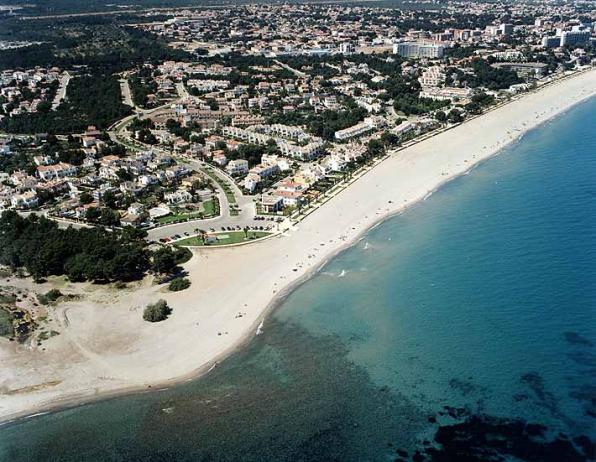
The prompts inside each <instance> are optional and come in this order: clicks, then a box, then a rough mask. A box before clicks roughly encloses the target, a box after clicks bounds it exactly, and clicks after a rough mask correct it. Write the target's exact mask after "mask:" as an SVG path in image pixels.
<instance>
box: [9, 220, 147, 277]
mask: <svg viewBox="0 0 596 462" xmlns="http://www.w3.org/2000/svg"><path fill="white" fill-rule="evenodd" d="M143 237H144V236H143V233H140V232H137V231H136V230H132V229H130V230H128V229H125V230H123V231H113V232H109V231H106V230H104V229H100V228H81V229H74V228H72V227H69V228H67V229H61V228H59V227H58V225H57V224H56V223H55V222H54V221H51V220H48V219H47V218H44V217H39V216H37V215H30V216H28V217H27V218H23V217H21V216H20V215H19V214H17V213H16V212H13V211H6V212H4V213H3V214H2V216H0V247H1V248H0V264H3V265H7V266H10V267H11V268H13V269H14V270H16V269H18V268H24V269H25V270H27V272H28V273H29V274H31V276H32V277H33V278H34V279H35V280H43V279H44V278H46V277H48V276H51V275H55V276H60V275H66V276H67V277H68V278H69V279H70V280H71V281H75V282H80V281H94V282H110V281H130V280H134V279H138V278H140V277H142V276H143V274H144V272H145V271H146V270H147V269H148V268H149V252H148V251H147V249H146V248H145V241H144V240H143Z"/></svg>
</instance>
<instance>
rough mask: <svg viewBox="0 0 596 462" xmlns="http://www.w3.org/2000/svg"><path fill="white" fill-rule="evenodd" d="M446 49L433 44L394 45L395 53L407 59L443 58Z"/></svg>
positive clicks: (407, 43) (405, 43)
mask: <svg viewBox="0 0 596 462" xmlns="http://www.w3.org/2000/svg"><path fill="white" fill-rule="evenodd" d="M444 50H445V47H444V46H443V45H435V44H432V43H419V42H400V43H396V44H394V45H393V53H394V54H396V55H399V56H403V57H405V58H442V57H443V52H444Z"/></svg>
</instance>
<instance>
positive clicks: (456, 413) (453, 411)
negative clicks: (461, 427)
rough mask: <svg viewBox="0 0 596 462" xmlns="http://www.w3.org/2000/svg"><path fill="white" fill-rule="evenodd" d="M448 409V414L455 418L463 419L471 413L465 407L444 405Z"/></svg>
mask: <svg viewBox="0 0 596 462" xmlns="http://www.w3.org/2000/svg"><path fill="white" fill-rule="evenodd" d="M443 408H444V409H445V410H446V411H447V415H448V416H449V417H453V418H454V419H461V418H462V417H465V416H467V415H468V414H469V412H468V411H467V410H465V409H463V408H458V407H452V406H444V407H443Z"/></svg>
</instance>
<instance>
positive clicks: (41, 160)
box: [33, 156, 54, 166]
mask: <svg viewBox="0 0 596 462" xmlns="http://www.w3.org/2000/svg"><path fill="white" fill-rule="evenodd" d="M33 162H35V165H37V166H40V165H50V164H53V163H54V162H53V160H52V158H51V157H50V156H35V157H33Z"/></svg>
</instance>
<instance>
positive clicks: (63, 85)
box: [52, 71, 70, 111]
mask: <svg viewBox="0 0 596 462" xmlns="http://www.w3.org/2000/svg"><path fill="white" fill-rule="evenodd" d="M68 82H70V74H69V73H68V71H66V72H65V73H64V74H62V77H61V78H60V85H59V86H58V90H57V91H56V96H55V97H54V101H53V102H52V110H53V111H55V110H56V109H58V106H60V103H61V102H62V101H64V97H65V96H66V89H67V88H68Z"/></svg>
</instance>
